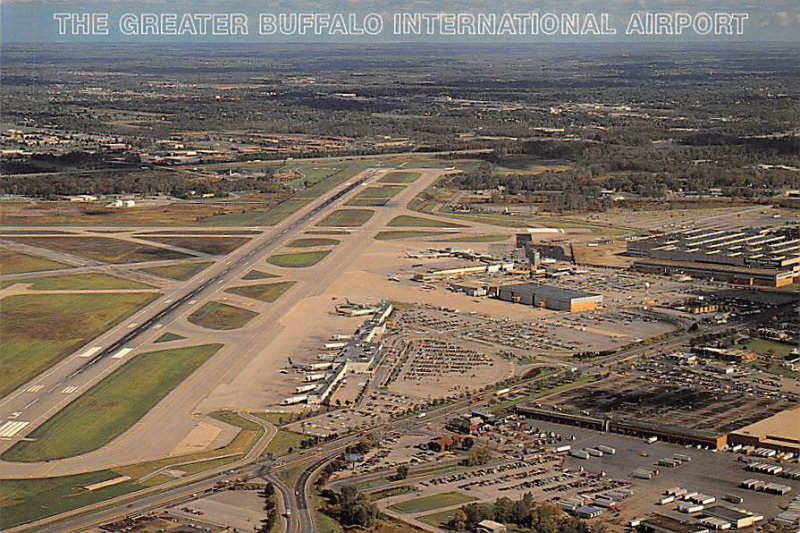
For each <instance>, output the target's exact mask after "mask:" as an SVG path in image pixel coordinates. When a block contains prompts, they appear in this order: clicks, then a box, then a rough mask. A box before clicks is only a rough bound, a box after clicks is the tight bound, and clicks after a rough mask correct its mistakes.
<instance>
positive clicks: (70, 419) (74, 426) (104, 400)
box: [2, 344, 222, 462]
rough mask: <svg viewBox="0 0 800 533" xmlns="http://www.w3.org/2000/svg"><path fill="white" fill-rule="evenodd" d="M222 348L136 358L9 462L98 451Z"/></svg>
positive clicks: (12, 452)
mask: <svg viewBox="0 0 800 533" xmlns="http://www.w3.org/2000/svg"><path fill="white" fill-rule="evenodd" d="M221 347H222V345H221V344H206V345H202V346H192V347H189V348H176V349H173V350H161V351H157V352H148V353H143V354H140V355H137V356H135V357H133V358H132V359H130V360H129V361H128V362H127V363H125V364H124V365H123V366H121V367H120V368H118V369H117V370H115V371H114V372H112V373H111V374H110V375H109V376H108V377H106V378H104V379H103V380H102V381H100V382H99V383H97V384H96V385H94V386H93V387H92V388H90V389H89V390H88V391H86V392H85V393H84V394H81V395H80V396H78V398H77V399H76V400H74V401H73V402H72V403H70V404H68V405H67V406H66V407H65V408H64V409H62V410H61V411H59V412H58V413H56V414H55V415H54V416H53V417H52V418H50V419H49V420H48V421H47V422H45V423H44V424H42V425H41V426H39V427H38V428H36V429H35V430H34V431H33V432H32V433H31V434H30V435H29V437H30V438H31V439H35V440H30V441H21V442H18V443H17V444H15V445H14V446H12V447H11V448H9V449H8V450H7V451H6V452H5V453H4V454H3V455H2V458H3V459H4V460H7V461H23V462H33V461H48V460H52V459H59V458H62V457H73V456H75V455H80V454H83V453H87V452H90V451H92V450H96V449H98V448H100V447H102V446H104V445H106V444H108V443H109V442H111V441H112V440H114V439H115V438H116V437H118V436H119V435H121V434H122V433H124V432H125V431H126V430H127V429H128V428H130V427H131V426H133V424H135V423H136V422H137V421H138V420H139V419H140V418H142V417H143V416H144V415H145V414H147V412H148V411H150V409H152V408H153V407H154V406H155V405H156V404H157V403H158V402H160V401H161V400H162V399H163V398H164V397H165V396H166V395H167V394H169V392H170V391H171V390H172V389H174V388H175V387H176V386H177V385H178V384H180V383H181V382H182V381H183V380H184V379H186V377H187V376H189V375H190V374H191V373H192V372H194V371H195V370H197V369H198V368H199V367H200V365H202V364H203V363H204V362H205V361H206V360H207V359H208V358H209V357H211V356H212V355H214V354H215V353H216V352H217V350H219V349H220V348H221Z"/></svg>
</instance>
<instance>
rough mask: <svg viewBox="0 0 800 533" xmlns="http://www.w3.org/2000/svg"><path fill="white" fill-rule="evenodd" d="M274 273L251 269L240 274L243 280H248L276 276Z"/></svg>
mask: <svg viewBox="0 0 800 533" xmlns="http://www.w3.org/2000/svg"><path fill="white" fill-rule="evenodd" d="M277 277H278V276H276V275H275V274H270V273H269V272H261V271H260V270H251V271H250V272H248V273H247V274H245V275H244V276H242V279H243V280H246V281H250V280H254V279H270V278H277Z"/></svg>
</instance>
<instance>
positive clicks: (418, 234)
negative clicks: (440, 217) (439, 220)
mask: <svg viewBox="0 0 800 533" xmlns="http://www.w3.org/2000/svg"><path fill="white" fill-rule="evenodd" d="M437 235H445V233H443V232H441V231H414V230H409V231H403V230H394V231H380V232H378V234H377V235H375V240H377V241H395V240H398V239H423V238H425V237H435V236H437Z"/></svg>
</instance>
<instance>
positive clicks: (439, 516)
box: [417, 509, 458, 529]
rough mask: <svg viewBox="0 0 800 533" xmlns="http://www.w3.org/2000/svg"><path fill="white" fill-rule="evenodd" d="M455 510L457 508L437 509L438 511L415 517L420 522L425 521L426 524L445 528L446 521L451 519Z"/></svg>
mask: <svg viewBox="0 0 800 533" xmlns="http://www.w3.org/2000/svg"><path fill="white" fill-rule="evenodd" d="M456 511H458V509H451V510H449V511H439V512H438V513H431V514H426V515H423V516H420V517H418V518H417V520H419V521H420V522H425V523H426V524H428V525H430V526H433V527H438V528H440V529H447V527H446V526H447V523H448V522H449V521H450V520H452V519H453V517H454V516H455V515H456Z"/></svg>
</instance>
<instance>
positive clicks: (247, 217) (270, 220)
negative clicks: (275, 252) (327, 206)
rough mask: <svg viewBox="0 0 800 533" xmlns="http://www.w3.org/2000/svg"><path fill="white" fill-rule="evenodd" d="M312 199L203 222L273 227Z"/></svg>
mask: <svg viewBox="0 0 800 533" xmlns="http://www.w3.org/2000/svg"><path fill="white" fill-rule="evenodd" d="M309 201H310V199H299V198H289V199H288V200H284V201H283V202H281V203H279V204H277V205H275V206H273V207H271V208H268V209H261V210H254V211H246V212H244V213H242V212H238V213H230V214H224V215H219V216H215V217H212V218H209V219H207V220H204V221H203V224H207V225H209V226H273V225H275V224H277V223H278V222H281V221H282V220H283V219H285V218H286V217H288V216H289V215H291V214H292V213H294V212H295V211H297V210H298V209H300V208H301V207H303V206H304V205H306V204H307V203H308V202H309Z"/></svg>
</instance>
